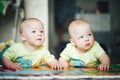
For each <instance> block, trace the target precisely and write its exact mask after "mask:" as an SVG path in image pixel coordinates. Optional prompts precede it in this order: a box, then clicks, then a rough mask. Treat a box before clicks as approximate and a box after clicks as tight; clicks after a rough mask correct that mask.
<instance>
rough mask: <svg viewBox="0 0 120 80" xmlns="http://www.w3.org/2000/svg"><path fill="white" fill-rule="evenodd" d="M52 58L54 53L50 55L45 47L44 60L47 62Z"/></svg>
mask: <svg viewBox="0 0 120 80" xmlns="http://www.w3.org/2000/svg"><path fill="white" fill-rule="evenodd" d="M53 59H55V57H54V55H52V54H51V53H50V52H49V51H48V50H47V49H46V53H45V58H44V60H45V62H46V63H49V62H50V61H52V60H53Z"/></svg>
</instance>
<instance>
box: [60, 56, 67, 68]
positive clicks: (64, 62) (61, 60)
mask: <svg viewBox="0 0 120 80" xmlns="http://www.w3.org/2000/svg"><path fill="white" fill-rule="evenodd" d="M59 65H60V69H67V68H68V62H67V61H66V60H65V59H63V58H62V57H61V58H59Z"/></svg>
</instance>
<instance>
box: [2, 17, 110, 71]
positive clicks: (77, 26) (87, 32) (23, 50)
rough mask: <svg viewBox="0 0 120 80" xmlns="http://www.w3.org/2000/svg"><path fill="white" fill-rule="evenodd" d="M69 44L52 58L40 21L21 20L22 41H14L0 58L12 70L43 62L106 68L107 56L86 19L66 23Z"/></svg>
mask: <svg viewBox="0 0 120 80" xmlns="http://www.w3.org/2000/svg"><path fill="white" fill-rule="evenodd" d="M68 31H69V35H70V43H68V44H67V45H66V48H65V49H64V50H63V51H62V52H61V53H60V58H59V59H58V60H56V59H55V57H54V55H52V54H51V53H50V52H49V50H48V49H47V47H46V46H45V45H44V44H43V43H44V41H45V34H44V24H43V23H42V22H41V21H40V20H39V19H36V18H29V19H26V20H24V21H23V22H22V23H21V25H20V27H19V32H20V39H21V40H22V42H19V43H14V44H13V45H12V46H11V47H9V48H8V49H7V50H6V51H5V53H4V54H3V57H2V62H3V66H4V67H6V68H8V69H12V70H21V69H23V68H28V67H39V66H40V64H41V63H42V62H45V63H46V64H47V65H48V66H49V67H51V69H56V68H57V69H67V68H69V66H73V67H97V68H98V69H99V70H109V65H110V59H109V56H108V55H107V54H106V52H105V51H104V50H103V48H102V47H101V46H100V45H99V43H98V42H97V41H95V40H94V35H93V32H92V30H91V27H90V25H89V23H88V22H87V21H84V20H80V19H79V20H74V21H72V22H71V23H70V25H69V26H68Z"/></svg>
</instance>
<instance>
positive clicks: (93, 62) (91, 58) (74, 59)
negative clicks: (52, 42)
mask: <svg viewBox="0 0 120 80" xmlns="http://www.w3.org/2000/svg"><path fill="white" fill-rule="evenodd" d="M103 53H105V51H104V50H103V49H102V48H101V46H100V45H99V44H98V43H97V42H96V41H95V42H94V45H93V47H92V48H90V49H89V50H88V51H87V52H86V53H84V54H83V53H79V52H78V50H77V49H76V47H75V46H74V45H72V44H71V43H68V44H67V46H66V48H65V49H64V50H63V51H62V52H61V54H60V56H61V57H63V58H65V59H66V60H68V61H70V65H71V66H80V67H96V66H98V62H99V57H100V56H101V54H103Z"/></svg>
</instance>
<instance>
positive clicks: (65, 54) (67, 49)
mask: <svg viewBox="0 0 120 80" xmlns="http://www.w3.org/2000/svg"><path fill="white" fill-rule="evenodd" d="M73 48H74V47H73V46H72V45H71V43H68V44H67V46H66V47H65V49H64V50H63V51H62V52H61V53H60V56H61V57H63V58H64V59H66V60H69V58H70V57H69V56H70V54H71V53H72V49H73Z"/></svg>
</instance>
